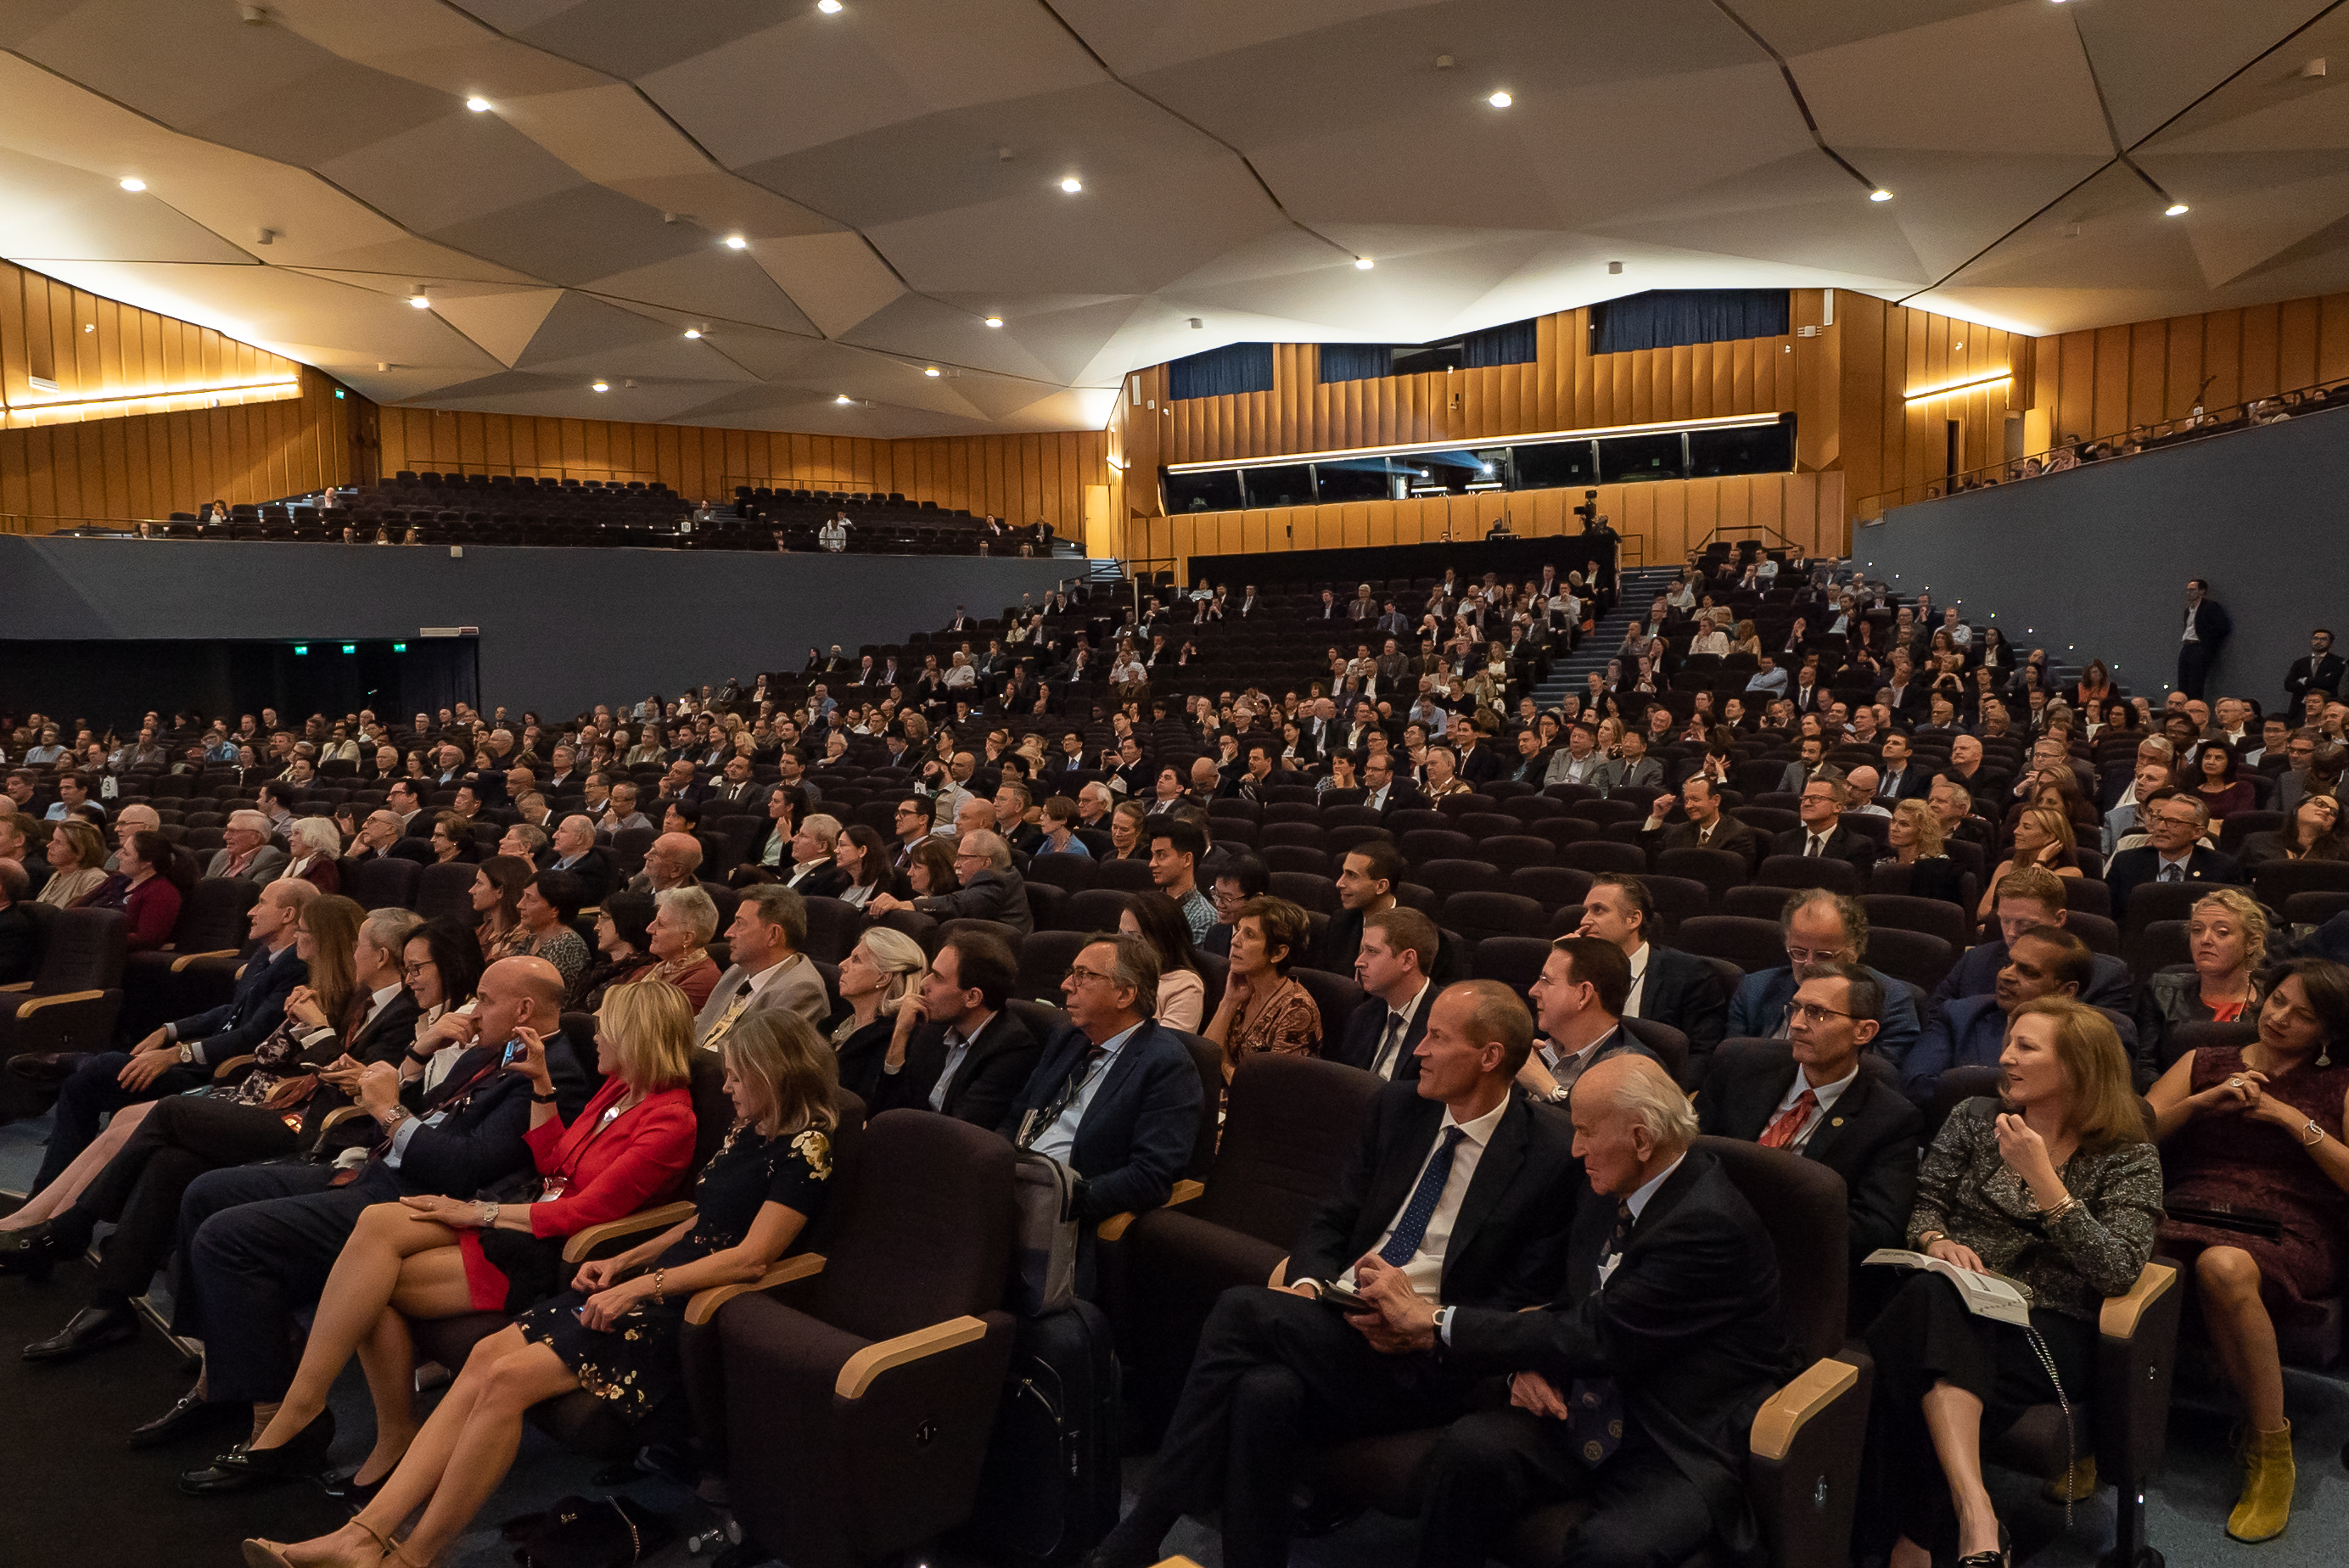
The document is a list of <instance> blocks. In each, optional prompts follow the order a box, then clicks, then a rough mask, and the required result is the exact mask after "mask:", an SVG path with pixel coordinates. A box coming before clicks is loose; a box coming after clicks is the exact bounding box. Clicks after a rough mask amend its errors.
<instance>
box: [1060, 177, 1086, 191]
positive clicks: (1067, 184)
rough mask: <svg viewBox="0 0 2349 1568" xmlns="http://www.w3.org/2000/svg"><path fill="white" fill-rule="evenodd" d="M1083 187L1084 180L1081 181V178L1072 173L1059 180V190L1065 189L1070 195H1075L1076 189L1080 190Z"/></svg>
mask: <svg viewBox="0 0 2349 1568" xmlns="http://www.w3.org/2000/svg"><path fill="white" fill-rule="evenodd" d="M1084 188H1085V182H1084V181H1081V180H1080V179H1078V178H1077V177H1076V176H1075V175H1073V174H1071V175H1070V176H1069V177H1068V178H1067V179H1066V180H1063V181H1061V190H1063V191H1067V192H1068V193H1069V194H1070V195H1071V196H1073V195H1075V194H1076V193H1077V192H1078V191H1081V190H1083V189H1084Z"/></svg>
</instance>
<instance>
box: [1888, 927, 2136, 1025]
mask: <svg viewBox="0 0 2349 1568" xmlns="http://www.w3.org/2000/svg"><path fill="white" fill-rule="evenodd" d="M2089 957H2090V958H2092V959H2093V960H2094V961H2095V974H2094V975H2091V976H2090V977H2089V980H2088V983H2087V984H2086V985H2083V986H2081V987H2080V1000H2081V1001H2083V1002H2085V1003H2086V1004H2088V1006H2091V1007H2103V1008H2105V1009H2106V1010H2107V1011H2110V1012H2115V1013H2123V1014H2127V1013H2130V1012H2133V1011H2135V1009H2136V1007H2137V982H2136V980H2135V979H2134V978H2132V977H2131V976H2130V975H2129V966H2128V965H2127V963H2126V962H2125V961H2123V960H2121V959H2118V958H2115V957H2113V956H2112V955H2111V954H2105V953H2094V954H2089ZM2005 967H2006V939H2005V938H2004V937H1994V938H1992V940H1990V941H1988V942H1981V943H1976V944H1974V945H1973V946H1971V947H1969V948H1967V949H1966V951H1965V953H1964V954H1963V955H1962V956H1961V957H1960V958H1959V959H1958V961H1957V962H1956V963H1955V964H1952V965H1950V972H1949V973H1948V974H1947V975H1943V976H1941V983H1940V985H1936V986H1934V987H1933V1000H1934V1001H1936V1002H1939V1003H1940V1004H1941V1005H1942V1006H1948V1005H1949V1004H1951V1002H1954V1001H1956V1000H1958V999H1959V998H1960V997H1961V996H1986V995H1989V994H1990V993H1991V992H1992V991H1993V990H1995V989H1997V987H1998V972H1999V971H2000V970H2002V969H2003V968H2005Z"/></svg>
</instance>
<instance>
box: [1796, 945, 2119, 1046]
mask: <svg viewBox="0 0 2349 1568" xmlns="http://www.w3.org/2000/svg"><path fill="white" fill-rule="evenodd" d="M2035 929H2039V930H2046V931H2053V930H2054V929H2055V928H2054V926H2042V927H2037V928H2035ZM2073 940H2074V941H2075V942H2076V941H2078V940H2079V938H2077V937H2074V938H2073ZM2080 951H2081V952H2083V953H2085V952H2086V951H2087V949H2086V948H2085V947H2083V948H2082V949H2081V950H2080ZM1805 980H1840V981H1842V982H1843V983H1844V985H1847V987H1849V989H1848V990H1847V992H1846V997H1847V1000H1848V1001H1849V1002H1850V1003H1851V1006H1850V1008H1849V1009H1848V1010H1849V1012H1850V1014H1851V1016H1852V1021H1853V1022H1854V1023H1857V1022H1858V1021H1860V1020H1861V1019H1863V1018H1864V1019H1866V1020H1868V1022H1869V1023H1878V1022H1881V1021H1882V1020H1883V1017H1884V983H1883V982H1882V981H1880V980H1878V979H1877V977H1876V972H1875V971H1874V970H1872V969H1870V968H1868V965H1864V964H1806V965H1803V967H1802V968H1801V969H1800V970H1799V971H1797V972H1796V973H1795V983H1796V984H1797V985H1799V984H1800V983H1802V982H1803V981H1805Z"/></svg>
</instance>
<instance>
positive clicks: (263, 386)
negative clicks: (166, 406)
mask: <svg viewBox="0 0 2349 1568" xmlns="http://www.w3.org/2000/svg"><path fill="white" fill-rule="evenodd" d="M301 390H302V383H301V382H300V381H299V380H298V379H296V378H295V377H285V378H284V379H282V380H276V381H235V382H225V383H222V384H221V385H219V386H207V387H162V388H159V389H158V390H156V391H153V392H127V393H124V394H123V395H121V396H120V397H85V398H81V399H78V400H77V401H74V402H70V403H17V404H13V405H9V406H7V408H6V412H7V415H8V418H12V419H33V418H38V417H39V416H41V415H44V414H73V413H80V412H83V411H85V410H87V409H91V408H120V407H122V406H123V405H124V404H127V403H167V402H172V401H175V400H177V399H180V398H184V397H227V396H229V395H231V394H233V393H243V392H289V393H296V394H298V393H299V392H300V391H301Z"/></svg>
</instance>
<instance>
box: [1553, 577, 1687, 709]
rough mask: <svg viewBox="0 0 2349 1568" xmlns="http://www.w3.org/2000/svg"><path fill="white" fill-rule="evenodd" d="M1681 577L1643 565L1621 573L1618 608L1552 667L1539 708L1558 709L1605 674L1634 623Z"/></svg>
mask: <svg viewBox="0 0 2349 1568" xmlns="http://www.w3.org/2000/svg"><path fill="white" fill-rule="evenodd" d="M1678 575H1679V569H1678V568H1676V567H1671V566H1639V567H1633V568H1630V570H1628V571H1623V572H1619V573H1617V578H1618V582H1617V584H1616V590H1615V607H1614V608H1613V609H1612V610H1610V611H1609V612H1608V613H1607V614H1605V615H1603V616H1601V617H1600V618H1599V624H1598V625H1597V626H1595V627H1594V628H1592V630H1591V633H1590V634H1589V635H1588V636H1587V637H1585V638H1583V639H1582V645H1581V646H1580V647H1579V648H1577V649H1576V650H1575V651H1574V652H1573V653H1571V654H1568V655H1567V656H1566V657H1565V658H1563V659H1558V660H1556V661H1554V662H1553V663H1552V664H1551V665H1550V676H1549V679H1547V680H1546V681H1544V682H1542V684H1541V685H1540V686H1537V687H1535V688H1534V704H1535V706H1536V707H1540V708H1543V709H1545V710H1547V709H1549V708H1554V707H1557V706H1558V704H1559V702H1560V701H1561V700H1562V699H1563V698H1564V697H1565V696H1566V694H1567V693H1568V692H1581V691H1583V690H1585V689H1586V688H1587V686H1588V676H1589V675H1590V673H1591V672H1592V671H1593V670H1596V671H1597V672H1599V674H1600V675H1605V674H1606V673H1607V661H1608V660H1609V659H1611V658H1613V657H1614V656H1615V650H1616V649H1617V648H1619V647H1621V646H1622V645H1623V634H1624V633H1625V632H1628V631H1630V629H1631V623H1632V622H1633V621H1636V620H1641V619H1644V618H1645V617H1646V615H1647V614H1648V606H1649V605H1650V604H1652V603H1655V599H1656V595H1657V594H1659V593H1663V592H1665V591H1666V590H1667V589H1669V588H1671V585H1672V580H1673V578H1675V577H1676V576H1678Z"/></svg>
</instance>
